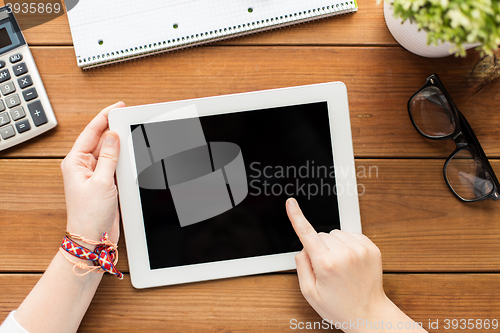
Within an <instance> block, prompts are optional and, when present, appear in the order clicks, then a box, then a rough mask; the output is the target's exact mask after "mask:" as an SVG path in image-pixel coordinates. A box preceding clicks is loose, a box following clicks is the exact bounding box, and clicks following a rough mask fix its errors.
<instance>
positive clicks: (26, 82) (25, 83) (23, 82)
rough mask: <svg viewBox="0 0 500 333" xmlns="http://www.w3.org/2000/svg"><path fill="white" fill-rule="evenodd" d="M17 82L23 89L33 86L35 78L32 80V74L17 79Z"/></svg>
mask: <svg viewBox="0 0 500 333" xmlns="http://www.w3.org/2000/svg"><path fill="white" fill-rule="evenodd" d="M17 83H18V84H19V87H21V89H24V88H26V87H29V86H31V85H32V84H33V80H31V76H29V75H26V76H23V77H22V78H20V79H17Z"/></svg>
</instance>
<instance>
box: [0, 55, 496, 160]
mask: <svg viewBox="0 0 500 333" xmlns="http://www.w3.org/2000/svg"><path fill="white" fill-rule="evenodd" d="M33 55H34V57H35V60H36V62H37V64H38V68H39V70H40V73H41V75H42V79H43V81H44V84H45V87H46V89H47V92H48V95H49V98H50V100H51V102H52V104H53V107H54V109H55V112H56V116H57V119H58V121H59V126H58V127H57V128H56V129H55V130H52V131H51V132H49V133H47V134H44V135H43V136H41V137H39V138H36V139H34V140H31V141H29V142H28V143H25V144H23V145H20V146H17V147H14V148H12V149H9V150H6V151H3V152H0V158H2V157H35V156H36V157H64V156H65V155H66V154H67V152H68V151H69V150H70V148H71V146H72V144H73V142H74V140H75V139H76V137H77V136H78V134H79V133H80V132H81V131H82V130H83V128H84V127H85V125H86V124H87V123H88V122H89V121H90V120H91V119H92V118H93V117H94V116H95V115H96V114H97V113H98V112H99V111H100V110H101V109H102V108H104V107H105V106H107V105H110V104H112V103H114V102H116V101H118V100H124V101H125V102H126V103H127V104H128V105H140V104H149V103H157V102H164V101H172V100H181V99H189V98H198V97H206V96H214V95H222V94H231V93H239V92H247V91H254V90H263V89H272V88H281V87H288V86H297V85H304V84H313V83H320V82H329V81H343V82H344V83H345V84H346V86H347V90H348V94H349V103H350V111H351V125H352V133H353V142H354V152H355V155H356V157H387V158H389V157H391V158H394V157H412V158H415V157H440V158H444V157H447V156H448V155H449V153H450V152H451V151H452V150H453V144H452V143H451V141H450V142H442V141H441V142H436V141H432V140H428V139H425V138H423V137H422V136H420V135H419V134H418V133H417V132H416V131H415V129H414V128H413V126H412V125H411V122H410V120H409V117H408V113H407V110H406V103H407V101H408V99H409V98H410V96H411V95H412V94H413V93H414V92H415V91H416V90H417V89H418V88H420V87H421V85H423V83H424V82H425V78H426V77H427V76H428V75H429V74H431V73H432V72H437V73H439V74H442V75H441V76H442V79H443V81H444V82H445V84H446V87H447V88H448V90H449V92H450V94H451V95H452V96H453V97H454V98H455V102H456V104H457V105H458V107H459V108H460V109H461V110H462V112H463V113H464V115H465V116H466V117H467V118H468V119H469V122H470V123H471V126H472V127H473V128H474V130H475V132H476V134H477V136H478V138H479V140H480V141H481V143H482V145H483V148H484V150H485V152H486V154H488V156H490V157H495V158H498V157H500V146H499V145H498V142H497V141H498V124H500V113H498V112H493V111H492V110H495V108H496V106H497V105H498V104H499V103H500V94H498V93H497V92H498V89H499V87H500V80H494V81H492V82H491V83H490V84H489V85H487V86H485V87H484V89H482V90H481V91H480V92H478V93H476V92H475V90H474V89H476V88H477V85H476V84H471V83H469V76H470V74H471V73H472V71H473V68H474V66H475V64H476V63H477V61H478V60H479V58H478V57H476V56H475V55H474V54H472V53H471V54H470V55H469V57H468V58H465V59H461V58H459V59H456V58H453V57H450V58H444V59H425V58H421V57H418V56H414V55H411V54H410V53H408V52H407V51H405V50H403V49H401V48H397V47H394V48H393V47H388V48H364V47H356V48H352V47H311V48H304V47H205V48H198V49H196V50H190V51H181V52H176V53H172V54H168V55H162V56H157V57H151V58H148V59H141V60H136V61H133V62H127V63H123V64H118V65H114V66H108V67H104V68H98V69H93V70H90V71H82V70H80V69H79V68H78V67H77V66H76V65H75V59H74V53H73V49H72V48H69V47H68V48H60V47H59V48H47V47H41V48H33ZM388 59H390V61H389V60H388Z"/></svg>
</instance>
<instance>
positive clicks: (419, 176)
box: [0, 159, 500, 272]
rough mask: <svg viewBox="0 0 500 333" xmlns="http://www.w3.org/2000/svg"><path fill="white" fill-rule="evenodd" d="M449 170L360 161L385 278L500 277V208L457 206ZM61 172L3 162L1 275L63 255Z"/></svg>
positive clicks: (430, 164) (367, 217) (367, 223)
mask: <svg viewBox="0 0 500 333" xmlns="http://www.w3.org/2000/svg"><path fill="white" fill-rule="evenodd" d="M443 162H444V161H443V160H356V165H357V169H356V172H357V176H358V184H359V188H360V194H362V195H361V196H360V207H361V218H362V225H363V232H364V233H365V234H366V235H367V236H368V237H370V238H371V239H372V240H373V241H374V242H375V244H377V245H378V246H379V247H380V249H381V251H382V255H383V263H384V270H385V271H386V272H486V271H488V272H498V271H499V269H498V265H497V264H496V263H498V262H500V243H499V242H498V239H499V238H500V226H499V225H498V223H497V220H498V219H497V215H498V214H497V213H498V202H493V201H492V200H489V201H485V202H479V203H474V204H464V203H462V202H460V201H458V200H457V199H456V198H455V197H454V196H453V195H452V194H451V192H450V191H449V190H448V188H447V187H446V185H445V183H444V180H443V177H442V167H443ZM492 162H493V167H494V168H496V170H497V171H498V170H500V161H499V160H494V161H492ZM59 165H60V160H44V159H42V160H0V170H2V172H3V174H5V175H9V177H6V178H5V179H3V183H2V188H3V189H4V190H3V191H2V192H0V215H1V216H2V220H3V221H5V223H4V224H3V226H2V228H0V272H41V271H43V270H45V268H46V267H47V266H48V264H49V263H50V261H51V259H52V258H53V256H54V254H55V253H56V251H57V248H58V246H59V245H60V242H61V239H62V236H63V234H64V229H65V226H66V211H65V204H64V190H63V184H62V176H61V174H60V167H59ZM343 172H344V171H343ZM345 172H352V170H346V171H345ZM443 207H446V208H443ZM19 240H23V243H25V244H29V246H21V247H20V246H19ZM119 246H120V249H121V251H120V262H119V269H120V270H123V271H128V266H127V259H126V258H127V256H126V250H125V245H124V240H123V237H122V239H121V240H120V243H119Z"/></svg>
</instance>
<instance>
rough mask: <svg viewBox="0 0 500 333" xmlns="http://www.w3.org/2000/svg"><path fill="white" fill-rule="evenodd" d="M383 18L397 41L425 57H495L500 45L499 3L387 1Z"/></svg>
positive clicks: (493, 0)
mask: <svg viewBox="0 0 500 333" xmlns="http://www.w3.org/2000/svg"><path fill="white" fill-rule="evenodd" d="M388 1H389V2H388ZM384 16H385V20H386V23H387V27H388V28H389V31H390V32H391V34H392V35H393V37H394V39H396V41H397V42H398V43H399V44H401V46H403V47H404V48H406V49H407V50H409V51H410V52H413V53H415V54H418V55H421V56H424V57H430V58H435V57H445V56H448V55H450V54H452V53H455V54H456V55H457V56H458V55H460V56H465V54H466V52H465V51H466V50H467V49H469V48H472V47H476V48H477V50H478V51H480V52H481V53H482V54H487V55H492V54H493V52H494V51H495V50H497V49H498V45H499V44H500V1H499V0H386V1H385V3H384Z"/></svg>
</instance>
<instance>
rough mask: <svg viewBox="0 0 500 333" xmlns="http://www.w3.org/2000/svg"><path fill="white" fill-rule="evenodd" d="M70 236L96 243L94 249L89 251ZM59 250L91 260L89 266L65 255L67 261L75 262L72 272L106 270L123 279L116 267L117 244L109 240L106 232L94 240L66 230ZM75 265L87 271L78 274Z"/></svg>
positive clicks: (92, 243)
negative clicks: (99, 238)
mask: <svg viewBox="0 0 500 333" xmlns="http://www.w3.org/2000/svg"><path fill="white" fill-rule="evenodd" d="M70 237H71V238H74V239H77V240H81V241H83V242H85V243H88V244H91V245H96V248H95V249H94V251H91V250H89V249H87V248H86V247H84V246H82V245H80V244H78V243H76V242H74V241H73V240H72V239H71V238H70ZM61 250H64V251H66V252H67V253H69V254H71V255H73V256H75V257H77V258H80V259H85V260H89V261H92V263H93V266H89V265H86V264H85V263H82V262H75V261H72V260H70V259H69V258H68V257H66V255H65V256H64V257H65V258H66V259H67V260H68V261H70V262H72V263H73V264H75V266H73V272H75V274H77V275H80V276H81V275H86V274H88V273H89V272H96V273H97V272H108V273H110V274H112V275H115V276H116V277H118V278H119V279H120V280H121V279H123V274H122V273H121V272H120V271H118V269H117V268H116V264H117V263H118V246H117V245H116V244H115V243H113V242H111V241H110V240H109V237H108V233H107V232H105V233H104V234H103V236H102V238H101V240H100V241H99V242H96V241H93V240H88V239H86V238H84V237H82V236H79V235H76V234H72V233H70V232H68V231H66V236H65V237H64V238H63V242H62V244H61ZM76 267H78V268H81V269H85V270H88V272H87V273H85V274H78V273H76V271H75V269H76ZM94 267H96V268H94Z"/></svg>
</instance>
